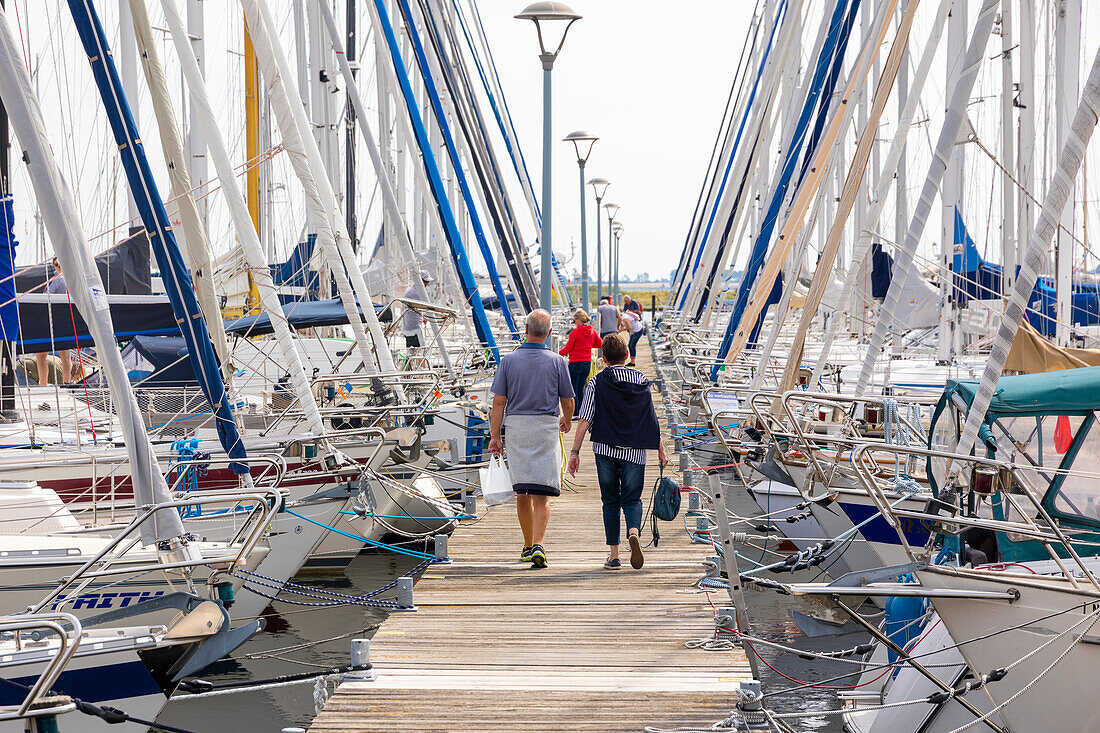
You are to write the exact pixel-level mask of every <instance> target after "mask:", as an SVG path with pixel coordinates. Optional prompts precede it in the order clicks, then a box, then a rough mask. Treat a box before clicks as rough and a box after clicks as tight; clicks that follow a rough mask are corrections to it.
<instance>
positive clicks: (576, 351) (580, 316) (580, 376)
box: [558, 308, 603, 403]
mask: <svg viewBox="0 0 1100 733" xmlns="http://www.w3.org/2000/svg"><path fill="white" fill-rule="evenodd" d="M589 320H590V319H589V317H588V314H587V313H585V312H584V310H582V309H580V308H578V309H577V310H576V312H575V313H573V330H572V331H570V332H569V340H568V341H566V342H565V347H564V348H562V350H561V351H559V352H558V353H559V354H561V355H562V356H568V357H569V381H571V382H572V383H573V393H574V394H575V395H577V400H578V403H579V401H580V399H581V397H582V396H584V388H585V387H586V386H587V385H588V373H589V372H590V371H592V349H598V348H599V347H600V346H601V345H602V344H603V339H601V338H600V335H599V334H598V333H596V329H594V328H592V326H591V325H589V323H588V321H589Z"/></svg>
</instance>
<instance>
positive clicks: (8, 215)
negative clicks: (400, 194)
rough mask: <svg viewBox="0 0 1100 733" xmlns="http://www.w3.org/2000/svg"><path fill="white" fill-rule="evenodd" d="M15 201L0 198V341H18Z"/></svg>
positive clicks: (7, 197) (5, 197) (9, 195)
mask: <svg viewBox="0 0 1100 733" xmlns="http://www.w3.org/2000/svg"><path fill="white" fill-rule="evenodd" d="M14 209H15V200H14V199H13V198H12V196H11V194H8V195H7V196H4V197H3V198H0V340H3V341H17V340H18V339H19V303H18V302H16V300H15V248H16V247H18V246H19V242H17V241H16V240H15V210H14Z"/></svg>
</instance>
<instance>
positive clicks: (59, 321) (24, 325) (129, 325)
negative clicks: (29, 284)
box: [15, 293, 180, 354]
mask: <svg viewBox="0 0 1100 733" xmlns="http://www.w3.org/2000/svg"><path fill="white" fill-rule="evenodd" d="M107 305H108V307H109V308H110V309H111V321H112V322H113V323H114V327H115V339H116V340H117V341H125V340H126V339H129V338H133V337H134V336H140V335H145V336H179V335H180V329H179V325H178V324H177V323H176V316H175V313H174V312H173V311H172V304H171V303H169V302H168V298H166V297H164V296H163V295H108V296H107ZM18 329H19V340H18V341H17V342H16V343H15V348H16V350H17V351H18V352H19V353H21V354H33V353H36V352H41V351H57V350H59V349H74V348H77V347H79V346H94V345H95V344H94V343H93V342H92V336H91V334H90V333H89V332H88V324H87V323H85V322H84V319H83V318H81V317H80V312H79V311H78V310H77V309H76V306H75V305H73V304H72V302H71V301H70V300H69V298H68V296H67V295H65V294H64V293H59V294H56V295H52V296H51V295H46V294H44V293H24V294H22V295H20V296H19V327H18Z"/></svg>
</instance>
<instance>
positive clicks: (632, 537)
mask: <svg viewBox="0 0 1100 733" xmlns="http://www.w3.org/2000/svg"><path fill="white" fill-rule="evenodd" d="M602 353H603V360H604V362H605V363H606V364H607V368H606V369H604V370H603V371H601V372H600V373H599V374H597V375H596V376H595V377H593V378H592V379H591V380H589V382H588V387H587V388H586V389H585V391H584V399H583V400H581V410H580V422H579V423H577V433H576V436H575V437H574V438H573V449H572V450H571V451H569V473H570V475H572V476H576V475H577V469H578V468H579V467H580V463H581V445H582V444H583V443H584V434H585V433H586V432H588V429H589V427H591V428H592V453H593V454H594V456H595V459H596V476H597V478H598V479H599V482H600V498H601V499H602V500H603V529H604V535H605V538H606V540H607V549H608V555H607V561H606V562H605V563H604V567H605V568H607V569H608V570H618V569H619V568H620V567H622V562H621V561H620V560H619V533H620V526H621V525H620V522H619V514H620V512H621V513H622V514H623V515H624V516H625V517H626V533H627V542H628V543H629V544H630V566H631V567H633V568H635V569H638V568H640V567H642V564H643V563H644V562H645V557H644V556H643V555H642V541H641V531H642V488H643V484H644V483H645V461H646V451H647V450H652V449H654V448H656V449H657V459H658V460H659V461H660V463H661V468H664V467H665V465H666V464H667V463H668V456H667V455H666V454H665V447H664V445H663V444H662V443H661V428H660V425H659V424H658V423H657V411H656V409H654V407H653V395H652V394H651V393H650V391H649V380H648V379H646V376H645V375H644V374H642V372H640V371H639V370H637V369H633V368H631V367H628V366H626V359H627V354H628V353H629V352H628V350H627V346H626V342H625V341H624V340H623V337H622V336H620V335H619V334H611V335H609V336H607V337H606V338H605V339H604V340H603V347H602Z"/></svg>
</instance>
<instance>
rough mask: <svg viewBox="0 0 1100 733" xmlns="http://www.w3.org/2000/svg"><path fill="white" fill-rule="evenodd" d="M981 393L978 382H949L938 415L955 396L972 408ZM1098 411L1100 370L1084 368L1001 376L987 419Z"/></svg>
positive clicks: (972, 380) (974, 380)
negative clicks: (975, 398)
mask: <svg viewBox="0 0 1100 733" xmlns="http://www.w3.org/2000/svg"><path fill="white" fill-rule="evenodd" d="M977 391H978V380H977V379H958V380H956V379H950V380H948V381H947V384H946V385H945V386H944V390H943V396H941V397H940V401H939V403H938V404H937V405H936V412H937V413H939V412H941V411H942V410H943V408H944V407H946V405H947V404H948V402H949V401H951V400H952V399H953V397H955V396H957V397H958V398H959V399H961V400H962V402H963V403H964V404H966V405H967V406H969V405H970V403H971V402H973V400H974V395H975V394H976V393H977ZM1094 410H1100V367H1082V368H1080V369H1062V370H1059V371H1055V372H1043V373H1040V374H1017V375H1010V376H1005V377H1001V378H1000V380H999V381H998V382H997V391H996V392H994V393H993V399H992V400H991V401H990V403H989V410H988V411H987V412H986V418H985V419H986V422H991V421H993V420H996V419H997V418H1001V417H1035V416H1040V415H1078V416H1085V415H1089V414H1091V413H1092V412H1093V411H1094Z"/></svg>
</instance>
